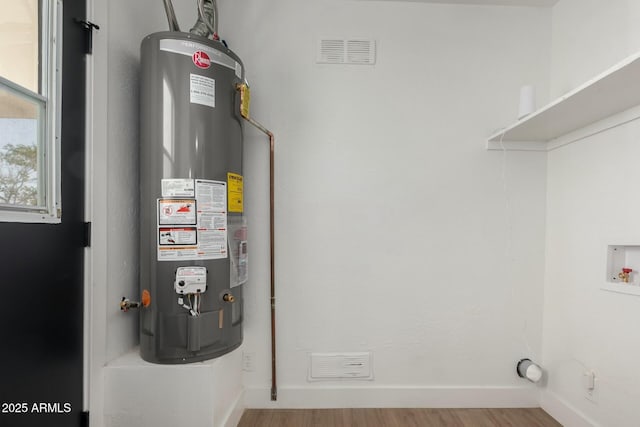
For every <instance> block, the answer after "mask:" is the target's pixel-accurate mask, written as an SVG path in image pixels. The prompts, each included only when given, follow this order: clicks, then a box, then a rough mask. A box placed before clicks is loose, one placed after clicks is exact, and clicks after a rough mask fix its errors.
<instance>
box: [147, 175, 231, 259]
mask: <svg viewBox="0 0 640 427" xmlns="http://www.w3.org/2000/svg"><path fill="white" fill-rule="evenodd" d="M157 224H158V245H157V247H158V261H178V260H204V259H221V258H227V183H226V182H221V181H210V180H203V179H196V180H195V199H187V198H184V199H178V198H162V199H158V222H157ZM185 225H193V227H185Z"/></svg>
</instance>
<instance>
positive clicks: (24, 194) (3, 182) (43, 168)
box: [0, 0, 62, 222]
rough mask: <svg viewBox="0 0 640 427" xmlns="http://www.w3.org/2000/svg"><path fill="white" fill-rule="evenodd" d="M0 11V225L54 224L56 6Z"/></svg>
mask: <svg viewBox="0 0 640 427" xmlns="http://www.w3.org/2000/svg"><path fill="white" fill-rule="evenodd" d="M0 11H1V13H0V221H13V222H60V216H61V207H60V179H59V177H60V173H59V170H60V167H59V163H60V155H59V153H60V149H59V142H60V138H59V132H60V105H61V104H60V93H61V92H60V82H61V75H60V72H59V70H60V67H59V64H58V61H61V45H62V43H61V32H60V29H61V28H62V26H61V22H60V18H61V15H62V14H61V4H60V1H59V0H57V1H56V0H0Z"/></svg>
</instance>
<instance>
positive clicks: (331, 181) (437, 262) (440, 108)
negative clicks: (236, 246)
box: [221, 0, 550, 406]
mask: <svg viewBox="0 0 640 427" xmlns="http://www.w3.org/2000/svg"><path fill="white" fill-rule="evenodd" d="M221 16H222V21H221V34H222V37H223V38H225V39H226V40H227V41H228V42H229V45H230V47H231V48H232V49H233V50H235V51H236V52H237V53H238V54H239V55H240V57H241V58H243V61H244V62H245V65H246V67H247V76H248V79H249V82H250V83H251V84H252V88H253V93H252V98H253V105H252V114H253V115H254V117H255V118H257V119H258V120H260V121H261V122H263V123H265V124H266V125H268V127H269V128H271V129H272V130H273V131H274V132H275V134H276V199H277V202H276V277H277V280H276V281H277V301H278V302H277V307H278V309H277V310H278V312H277V324H278V331H279V335H278V351H279V356H278V357H279V359H278V368H279V384H280V390H281V401H280V404H281V405H283V406H287V405H290V406H295V405H302V406H305V405H307V406H309V405H311V406H323V405H331V404H339V405H358V406H362V405H376V404H377V405H380V404H382V405H385V404H386V405H400V406H402V405H405V406H406V405H409V404H415V405H427V406H428V405H430V404H431V405H469V404H471V405H474V404H475V405H482V404H487V405H518V404H531V403H532V402H533V404H535V402H536V401H537V399H536V398H532V399H529V397H531V396H535V395H534V394H532V393H533V389H529V388H527V387H528V386H527V384H526V383H523V382H522V381H521V380H519V379H518V378H516V377H515V376H514V366H515V362H516V361H517V360H518V359H519V358H520V357H522V356H525V355H529V356H532V357H535V356H538V355H539V354H540V341H541V321H542V320H541V314H542V279H543V262H544V205H545V162H546V157H545V155H544V154H541V153H537V154H536V153H527V154H522V153H515V152H510V153H507V154H506V155H503V154H502V153H500V152H487V151H485V150H484V140H485V137H486V136H487V135H489V134H490V133H491V132H492V131H493V130H494V129H495V128H498V127H500V126H504V125H506V124H508V123H510V122H512V121H513V120H514V119H515V116H516V114H517V105H518V94H519V89H520V86H522V85H524V84H528V83H531V84H534V85H536V86H537V88H538V90H539V93H541V94H542V96H543V97H544V94H545V93H546V92H547V86H546V82H547V77H548V65H549V57H548V49H549V43H550V38H549V34H550V10H549V9H538V8H504V7H474V6H447V5H433V4H418V3H399V2H393V3H387V2H345V1H340V2H331V1H314V2H298V1H286V0H279V1H273V2H268V3H265V2H261V1H251V0H243V1H236V2H221ZM321 37H369V38H374V39H376V40H377V42H378V59H377V64H376V65H375V66H372V67H369V66H360V67H358V66H330V65H317V64H315V63H314V59H315V52H314V49H315V43H316V41H317V39H318V38H321ZM247 136H248V138H247V145H246V151H247V155H246V156H247V163H246V166H247V168H246V188H247V189H246V192H247V202H246V204H247V212H248V214H249V219H250V229H251V233H250V236H251V238H250V243H251V275H250V283H249V284H248V286H247V291H246V292H247V306H246V339H245V350H246V351H247V352H249V353H252V354H254V356H255V360H256V363H255V369H254V370H253V371H251V372H246V373H245V385H246V386H247V388H248V390H247V399H248V400H247V403H248V405H250V406H262V405H267V404H268V396H269V393H268V387H269V384H270V369H269V366H270V356H269V349H270V345H269V320H268V319H269V310H268V307H269V300H268V283H269V281H268V222H267V218H268V166H267V165H268V163H267V162H268V150H267V144H266V141H265V138H263V137H262V136H261V135H259V134H257V133H256V132H254V131H252V130H248V131H247ZM325 351H372V352H373V361H374V362H373V364H374V373H375V380H374V381H373V382H360V383H358V382H328V383H324V382H323V383H308V382H307V380H306V378H307V367H308V366H307V365H308V364H307V361H308V353H309V352H325ZM443 387H450V388H452V390H453V392H447V393H446V394H440V396H446V397H444V398H442V399H440V400H438V398H437V397H434V395H430V394H429V391H428V390H432V389H433V390H436V392H434V393H435V395H438V392H441V391H442V390H443ZM504 388H506V389H507V390H511V391H512V393H511V396H512V398H511V399H509V398H508V397H505V396H506V394H508V393H506V394H501V391H502V390H504ZM349 390H350V391H349ZM376 390H377V391H376ZM463 390H467V391H468V390H471V391H470V392H468V393H466V394H465V392H464V391H463ZM522 390H525V391H528V390H531V393H530V394H526V393H525V395H526V397H523V394H518V393H519V392H521V391H522ZM378 391H379V393H378ZM338 392H339V394H336V393H338ZM368 392H372V393H373V394H372V393H368ZM376 393H378V394H376ZM381 394H382V396H381ZM392 395H393V396H395V397H398V396H400V398H393V399H392V398H391V396H392ZM336 396H340V397H339V398H336ZM513 396H518V397H513ZM385 399H386V400H385Z"/></svg>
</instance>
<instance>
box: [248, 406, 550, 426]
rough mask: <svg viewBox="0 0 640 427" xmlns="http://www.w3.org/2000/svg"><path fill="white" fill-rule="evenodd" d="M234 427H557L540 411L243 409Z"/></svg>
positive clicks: (535, 409)
mask: <svg viewBox="0 0 640 427" xmlns="http://www.w3.org/2000/svg"><path fill="white" fill-rule="evenodd" d="M238 427H561V424H559V423H558V422H557V421H556V420H554V419H553V418H552V417H551V416H550V415H549V414H547V413H546V412H544V411H543V410H542V409H540V408H516V409H247V410H245V412H244V414H243V415H242V419H241V420H240V423H239V424H238Z"/></svg>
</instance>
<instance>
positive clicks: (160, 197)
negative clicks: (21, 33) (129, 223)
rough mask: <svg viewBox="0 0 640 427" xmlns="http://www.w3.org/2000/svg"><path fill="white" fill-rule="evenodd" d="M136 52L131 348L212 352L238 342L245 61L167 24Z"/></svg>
mask: <svg viewBox="0 0 640 427" xmlns="http://www.w3.org/2000/svg"><path fill="white" fill-rule="evenodd" d="M140 56H141V58H140V61H141V63H140V287H141V292H142V302H143V307H141V318H140V353H141V356H142V358H143V359H144V360H147V361H149V362H154V363H188V362H196V361H201V360H206V359H211V358H214V357H218V356H221V355H223V354H225V353H228V352H229V351H231V350H233V349H235V348H237V347H238V346H239V345H240V344H241V343H242V317H243V314H242V307H243V299H242V284H243V283H245V282H246V280H247V259H248V258H247V227H246V223H245V220H244V216H243V215H244V208H243V172H242V118H241V116H240V112H239V111H240V106H239V103H240V99H239V98H240V97H239V94H238V92H237V91H236V85H238V84H240V83H242V82H243V81H244V67H243V65H242V62H241V61H240V59H239V58H238V57H237V56H236V55H235V54H234V53H233V52H232V51H230V50H229V49H227V48H226V47H225V46H224V45H223V44H222V43H220V42H218V41H214V40H209V39H207V38H204V37H200V36H197V35H193V34H187V33H180V32H175V31H172V32H161V33H155V34H151V35H149V36H147V37H145V39H144V40H143V41H142V46H141V55H140Z"/></svg>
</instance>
